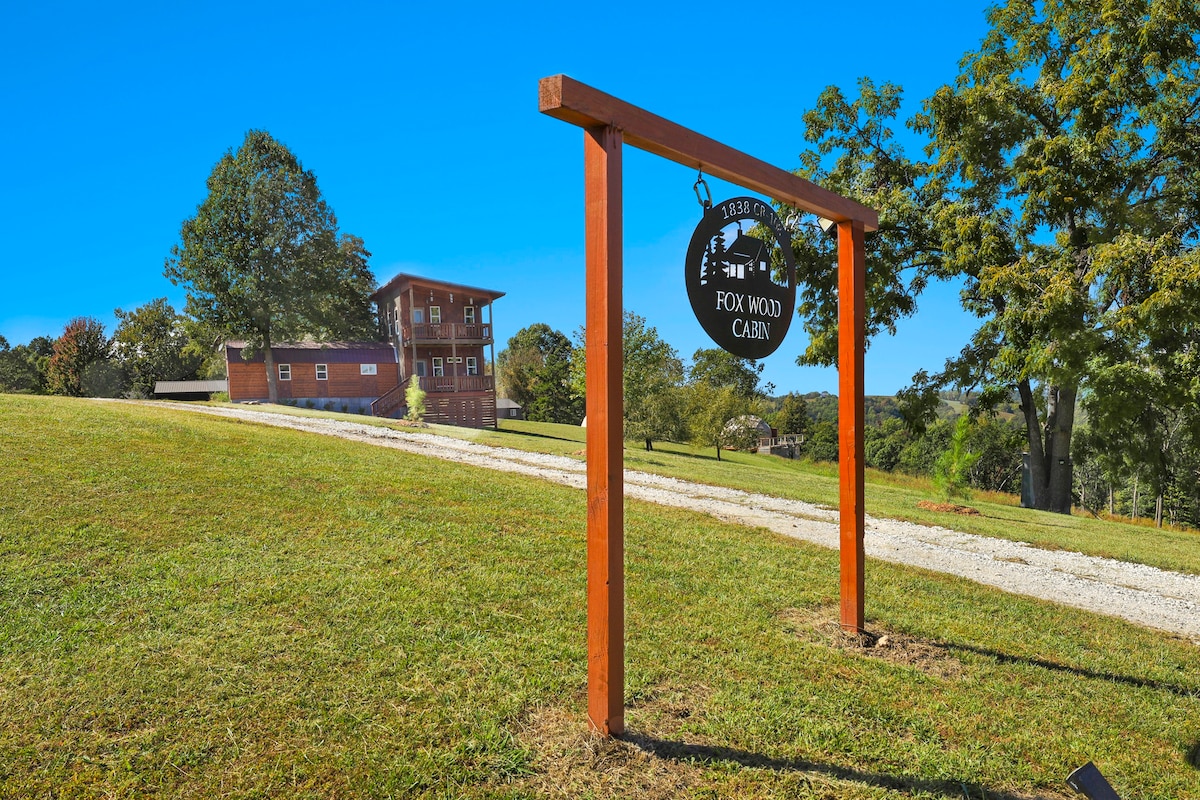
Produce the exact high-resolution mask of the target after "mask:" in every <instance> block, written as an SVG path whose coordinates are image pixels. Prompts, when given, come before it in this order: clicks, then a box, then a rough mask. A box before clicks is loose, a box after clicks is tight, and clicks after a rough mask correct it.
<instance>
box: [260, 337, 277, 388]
mask: <svg viewBox="0 0 1200 800" xmlns="http://www.w3.org/2000/svg"><path fill="white" fill-rule="evenodd" d="M263 366H264V367H266V369H267V400H268V401H269V402H271V403H278V402H279V387H278V386H277V385H276V384H275V379H276V377H277V376H276V374H275V357H274V356H273V355H272V354H271V345H270V344H267V346H266V347H265V348H264V349H263Z"/></svg>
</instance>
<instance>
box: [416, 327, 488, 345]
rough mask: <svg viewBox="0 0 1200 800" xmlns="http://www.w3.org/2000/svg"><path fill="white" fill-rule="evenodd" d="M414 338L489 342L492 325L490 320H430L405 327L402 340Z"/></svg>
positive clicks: (422, 340)
mask: <svg viewBox="0 0 1200 800" xmlns="http://www.w3.org/2000/svg"><path fill="white" fill-rule="evenodd" d="M414 339H415V340H416V341H418V342H427V341H435V342H449V341H453V340H468V341H474V342H490V341H491V340H492V325H491V323H490V322H472V323H466V322H430V323H426V324H423V325H410V326H407V327H405V328H404V341H406V342H408V341H412V340H414Z"/></svg>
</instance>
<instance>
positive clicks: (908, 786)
mask: <svg viewBox="0 0 1200 800" xmlns="http://www.w3.org/2000/svg"><path fill="white" fill-rule="evenodd" d="M618 738H619V739H621V740H622V741H624V742H627V743H629V744H631V745H633V746H634V747H637V748H638V749H639V750H641V751H643V752H645V753H648V754H649V755H652V756H655V757H656V758H661V759H665V760H669V761H677V762H681V763H687V764H700V765H704V766H717V765H722V764H739V765H741V766H743V767H752V768H755V769H769V770H772V771H774V772H806V773H817V774H820V775H825V776H828V777H830V778H835V779H837V780H841V781H848V782H851V783H858V784H862V785H863V786H870V787H873V788H880V789H888V790H891V791H897V792H904V793H905V794H918V793H920V794H923V795H930V794H934V795H941V796H943V797H953V798H958V799H959V800H961V798H962V797H963V794H964V792H966V794H967V796H968V797H976V796H978V797H989V798H994V800H1023V798H1022V796H1020V795H1014V794H1006V793H1004V792H999V791H997V790H995V789H991V788H988V787H985V786H979V785H978V784H973V783H966V782H955V781H945V780H926V779H922V778H909V777H904V776H900V775H888V774H886V773H880V772H864V771H862V770H856V769H850V768H848V767H839V766H835V765H833V764H820V763H817V762H815V761H805V760H804V759H792V758H772V757H770V756H764V755H762V754H760V753H751V752H749V751H746V750H738V749H736V748H733V747H720V746H714V745H704V744H688V743H687V742H676V741H671V740H668V739H659V738H655V737H653V736H648V735H645V734H641V733H637V732H634V731H626V732H625V733H624V734H622V735H621V736H619V737H618Z"/></svg>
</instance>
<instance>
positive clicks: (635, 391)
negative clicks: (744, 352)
mask: <svg viewBox="0 0 1200 800" xmlns="http://www.w3.org/2000/svg"><path fill="white" fill-rule="evenodd" d="M585 341H586V332H585V331H584V329H583V328H580V329H579V330H578V331H577V333H576V346H575V351H574V354H573V356H572V358H571V383H572V385H573V387H574V389H575V393H576V394H578V395H580V396H583V395H585V394H586V392H587V385H586V374H587V352H586V348H585V346H584V343H585ZM621 343H622V347H621V351H622V356H623V359H624V366H623V369H622V374H621V377H622V383H623V396H624V403H623V405H624V410H625V414H624V419H623V424H624V437H625V439H626V440H636V441H640V442H643V443H644V444H645V446H646V449H647V450H653V449H654V444H653V443H654V440H656V439H657V440H659V441H664V440H665V441H678V440H680V439H682V438H684V436H685V435H686V432H687V427H686V425H685V423H684V416H685V410H684V398H683V397H682V395H681V390H682V386H683V377H684V370H683V361H681V360H680V358H679V354H678V353H677V352H676V351H675V348H674V347H671V345H669V344H667V342H665V341H663V340H662V338H661V337H659V335H658V329H656V328H654V327H653V326H650V327H647V326H646V318H645V317H642V316H639V315H638V314H634V313H633V312H632V311H625V313H624V316H623V318H622V321H621Z"/></svg>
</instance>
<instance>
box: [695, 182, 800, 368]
mask: <svg viewBox="0 0 1200 800" xmlns="http://www.w3.org/2000/svg"><path fill="white" fill-rule="evenodd" d="M701 183H703V179H701V180H698V181H697V185H700V184H701ZM705 189H706V190H707V186H705ZM698 194H699V190H698V189H697V195H698ZM701 204H702V205H704V206H705V208H706V210H705V212H704V218H703V219H701V220H700V224H699V225H697V226H696V230H695V232H694V233H693V234H692V241H691V243H690V244H689V245H688V252H687V261H686V262H685V263H684V271H685V279H686V282H687V291H688V299H689V300H691V303H692V311H693V312H695V314H696V319H697V321H699V323H700V325H701V327H703V328H704V331H705V333H707V334H708V335H709V336H710V337H712V340H713V341H714V342H716V343H717V345H718V346H719V347H720V348H721V349H722V350H727V351H729V352H730V353H733V354H734V355H735V356H741V357H742V358H763V357H764V356H768V355H770V354H771V353H774V352H775V350H776V349H777V348H778V347H779V345H780V344H782V343H783V338H784V337H785V336H786V335H787V331H788V327H789V326H790V325H791V323H792V316H793V315H794V313H795V308H796V260H795V257H794V256H793V255H792V244H791V237H790V236H788V233H787V230H786V229H784V227H783V220H781V219H779V215H778V214H776V213H775V209H773V208H771V206H770V204H768V203H767V202H765V201H763V200H759V199H757V198H754V197H735V198H733V199H731V200H726V201H725V202H723V203H718V204H717V205H715V206H712V207H711V208H710V207H708V206H709V205H710V204H711V201H709V203H705V202H704V201H703V200H701ZM743 223H746V224H745V225H743ZM743 228H746V229H748V230H743ZM769 240H771V241H769Z"/></svg>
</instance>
